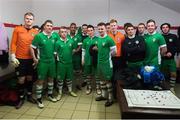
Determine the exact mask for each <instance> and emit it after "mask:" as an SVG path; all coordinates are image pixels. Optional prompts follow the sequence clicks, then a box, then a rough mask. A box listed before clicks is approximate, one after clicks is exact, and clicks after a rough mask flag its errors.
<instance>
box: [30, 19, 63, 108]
mask: <svg viewBox="0 0 180 120" xmlns="http://www.w3.org/2000/svg"><path fill="white" fill-rule="evenodd" d="M59 39H60V38H59V35H58V33H55V32H53V22H52V21H51V20H46V21H45V22H44V28H43V32H41V33H39V34H37V35H36V36H35V38H34V40H33V42H32V44H31V54H32V56H33V61H34V64H35V65H37V73H38V80H37V82H36V98H37V105H38V107H39V108H43V107H44V104H43V102H42V91H43V83H44V80H46V78H47V79H48V83H47V85H48V98H49V100H50V101H52V102H56V101H57V100H56V98H54V96H53V88H54V78H55V76H56V64H55V56H54V47H55V43H56V41H58V40H59ZM37 49H39V54H40V56H39V59H38V58H37V56H36V55H35V51H36V50H37Z"/></svg>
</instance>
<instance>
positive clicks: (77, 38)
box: [67, 23, 82, 90]
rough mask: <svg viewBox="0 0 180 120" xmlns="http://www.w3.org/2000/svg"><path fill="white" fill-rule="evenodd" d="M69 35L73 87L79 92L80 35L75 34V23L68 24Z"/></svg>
mask: <svg viewBox="0 0 180 120" xmlns="http://www.w3.org/2000/svg"><path fill="white" fill-rule="evenodd" d="M69 28H70V33H69V34H68V35H67V37H68V38H69V39H72V40H73V41H74V49H75V50H74V54H73V59H72V61H73V70H74V77H75V84H76V85H75V86H76V88H77V89H79V90H81V80H80V79H81V78H80V74H81V45H82V40H81V35H80V34H78V33H77V26H76V23H71V24H70V27H69Z"/></svg>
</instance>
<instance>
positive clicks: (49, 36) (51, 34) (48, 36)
mask: <svg viewBox="0 0 180 120" xmlns="http://www.w3.org/2000/svg"><path fill="white" fill-rule="evenodd" d="M52 33H53V31H52V32H51V34H50V36H49V35H48V34H47V33H45V32H44V31H43V34H44V35H46V36H47V37H48V38H50V37H51V36H52Z"/></svg>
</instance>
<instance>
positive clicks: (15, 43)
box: [10, 26, 38, 59]
mask: <svg viewBox="0 0 180 120" xmlns="http://www.w3.org/2000/svg"><path fill="white" fill-rule="evenodd" d="M37 33H38V31H37V30H35V29H30V30H27V29H26V28H25V27H24V26H17V27H15V29H14V31H13V35H12V40H11V45H10V52H11V54H13V53H14V54H15V55H16V57H17V58H19V59H31V58H32V56H31V53H30V45H31V43H32V40H33V39H34V36H35V35H36V34H37Z"/></svg>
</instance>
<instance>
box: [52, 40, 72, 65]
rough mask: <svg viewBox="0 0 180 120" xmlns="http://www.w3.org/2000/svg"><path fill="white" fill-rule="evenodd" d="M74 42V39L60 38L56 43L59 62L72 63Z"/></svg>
mask: <svg viewBox="0 0 180 120" xmlns="http://www.w3.org/2000/svg"><path fill="white" fill-rule="evenodd" d="M73 44H74V42H73V40H72V39H69V38H67V40H66V41H64V40H62V38H60V40H59V41H57V42H56V44H55V51H56V53H57V55H58V57H59V62H60V63H63V64H69V63H72V51H73V48H74V46H73Z"/></svg>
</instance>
